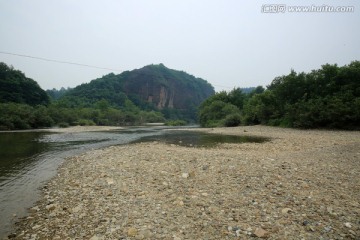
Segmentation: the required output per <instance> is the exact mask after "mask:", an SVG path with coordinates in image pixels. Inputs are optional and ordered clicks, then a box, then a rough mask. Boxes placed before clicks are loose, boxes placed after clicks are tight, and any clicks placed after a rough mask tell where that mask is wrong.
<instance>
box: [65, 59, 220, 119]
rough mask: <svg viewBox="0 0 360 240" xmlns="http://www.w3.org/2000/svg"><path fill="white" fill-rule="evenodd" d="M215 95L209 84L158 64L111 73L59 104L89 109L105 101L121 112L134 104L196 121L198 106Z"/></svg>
mask: <svg viewBox="0 0 360 240" xmlns="http://www.w3.org/2000/svg"><path fill="white" fill-rule="evenodd" d="M214 93H215V92H214V88H213V87H212V86H211V85H210V84H209V83H208V82H207V81H205V80H203V79H201V78H196V77H194V76H192V75H189V74H187V73H185V72H183V71H177V70H172V69H169V68H167V67H165V66H164V65H163V64H159V65H148V66H145V67H143V68H140V69H135V70H133V71H125V72H123V73H121V74H119V75H115V74H113V73H110V74H108V75H105V76H103V77H102V78H98V79H95V80H92V81H91V82H90V83H86V84H82V85H80V86H77V87H76V88H74V89H71V90H69V91H68V92H67V93H66V94H65V95H64V96H63V97H62V98H60V100H59V101H60V102H62V103H63V104H64V105H67V106H68V107H73V106H83V107H90V106H92V105H93V104H95V103H96V102H98V101H101V100H106V101H107V103H108V104H109V105H110V106H112V107H115V108H119V109H125V108H126V107H128V105H129V104H130V105H131V104H133V105H135V106H136V107H138V108H139V109H141V110H154V111H161V112H162V113H163V114H164V116H165V118H167V119H178V118H180V119H186V120H190V121H196V117H197V116H196V112H197V107H198V106H199V105H200V103H201V102H202V101H203V100H205V99H206V98H208V97H209V96H211V95H213V94H214Z"/></svg>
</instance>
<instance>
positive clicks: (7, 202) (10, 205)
mask: <svg viewBox="0 0 360 240" xmlns="http://www.w3.org/2000/svg"><path fill="white" fill-rule="evenodd" d="M169 129H171V128H168V127H159V126H157V127H155V126H154V127H134V128H127V129H122V130H115V131H114V130H112V131H104V132H74V133H53V132H43V131H41V132H39V131H18V132H16V131H15V132H0V213H1V217H0V239H1V238H2V237H6V236H7V234H9V233H11V231H12V230H13V227H14V223H15V222H16V221H17V220H18V218H21V217H24V216H26V214H27V209H29V208H30V207H31V206H32V205H34V203H35V202H36V201H37V200H38V199H39V197H40V194H41V191H40V190H41V187H42V186H44V184H45V183H46V182H47V181H48V180H49V179H50V178H52V177H53V176H55V174H56V171H57V168H58V167H59V166H60V164H62V163H63V161H64V159H65V158H67V157H71V156H74V155H77V154H80V153H83V152H85V151H88V150H91V149H98V148H102V147H107V146H112V145H120V144H128V143H131V142H139V141H164V142H167V143H171V144H180V145H186V146H190V147H194V146H212V145H213V144H215V143H218V142H249V141H250V142H253V141H255V142H257V141H263V139H257V138H249V137H236V136H224V135H212V134H205V133H200V132H189V131H186V132H184V131H168V130H169Z"/></svg>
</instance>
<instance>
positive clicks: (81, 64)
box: [0, 51, 122, 72]
mask: <svg viewBox="0 0 360 240" xmlns="http://www.w3.org/2000/svg"><path fill="white" fill-rule="evenodd" d="M0 53H1V54H6V55H11V56H17V57H26V58H32V59H37V60H42V61H46V62H56V63H63V64H70V65H76V66H82V67H89V68H97V69H105V70H110V71H115V72H122V71H120V70H118V69H112V68H106V67H98V66H93V65H88V64H83V63H75V62H68V61H60V60H55V59H49V58H42V57H34V56H29V55H24V54H18V53H10V52H3V51H0Z"/></svg>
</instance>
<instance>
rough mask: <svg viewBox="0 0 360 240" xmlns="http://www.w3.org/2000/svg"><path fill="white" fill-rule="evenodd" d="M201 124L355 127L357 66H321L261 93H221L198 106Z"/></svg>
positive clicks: (359, 97) (359, 113) (359, 98)
mask: <svg viewBox="0 0 360 240" xmlns="http://www.w3.org/2000/svg"><path fill="white" fill-rule="evenodd" d="M199 116H200V123H201V125H203V126H236V125H239V124H244V125H248V124H266V125H274V126H284V127H297V128H338V129H359V128H360V62H359V61H354V62H351V63H350V64H349V65H345V66H342V67H339V66H337V65H336V64H334V65H330V64H325V65H323V66H322V68H321V69H318V70H313V71H311V72H309V73H304V72H302V73H297V72H295V71H294V70H292V71H291V72H290V74H288V75H284V76H280V77H277V78H275V79H274V80H273V81H272V82H271V84H270V85H269V86H268V87H267V89H266V90H265V91H264V89H262V88H261V87H258V88H256V89H255V90H254V91H253V92H251V93H250V94H245V93H243V92H242V91H241V89H234V90H233V91H231V92H229V93H227V92H220V93H217V94H215V95H214V96H212V97H210V98H209V99H207V100H206V101H204V102H203V103H202V105H201V106H200V112H199Z"/></svg>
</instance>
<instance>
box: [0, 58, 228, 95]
mask: <svg viewBox="0 0 360 240" xmlns="http://www.w3.org/2000/svg"><path fill="white" fill-rule="evenodd" d="M0 54H6V55H11V56H17V57H25V58H32V59H36V60H41V61H46V62H55V63H62V64H70V65H76V66H81V67H89V68H97V69H104V70H110V71H114V72H122V71H121V70H119V69H112V68H106V67H98V66H93V65H88V64H83V63H75V62H69V61H61V60H56V59H49V58H43V57H35V56H30V55H25V54H19V53H11V52H4V51H0ZM212 85H213V86H215V87H221V88H227V89H232V88H234V87H228V86H222V85H216V84H212Z"/></svg>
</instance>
